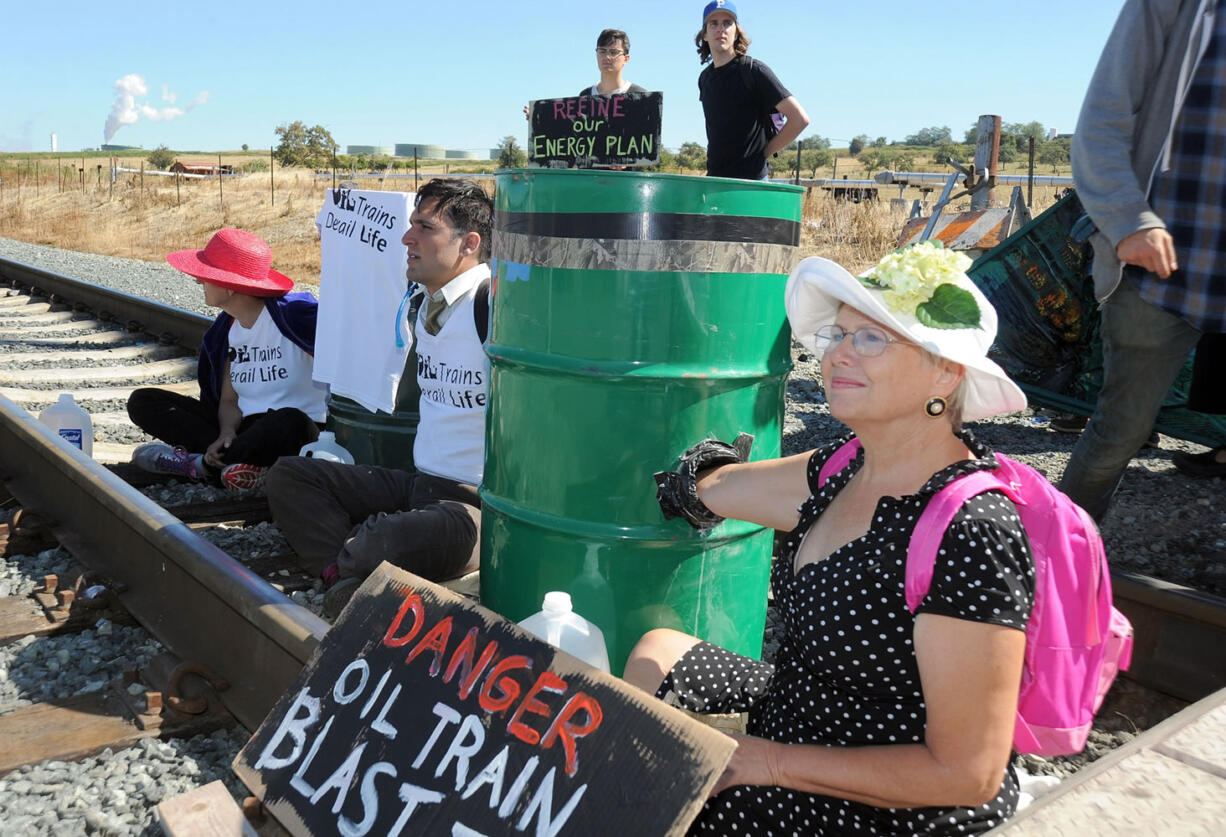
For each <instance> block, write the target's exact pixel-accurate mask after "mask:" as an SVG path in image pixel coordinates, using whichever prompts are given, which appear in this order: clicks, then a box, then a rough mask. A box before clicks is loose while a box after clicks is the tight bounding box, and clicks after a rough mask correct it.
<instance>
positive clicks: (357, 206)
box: [315, 189, 413, 413]
mask: <svg viewBox="0 0 1226 837" xmlns="http://www.w3.org/2000/svg"><path fill="white" fill-rule="evenodd" d="M412 207H413V193H412V192H371V191H363V190H357V189H329V190H328V192H327V195H326V196H325V197H324V205H323V208H322V209H320V210H319V216H318V217H317V218H316V219H315V224H316V226H318V228H319V251H320V277H319V320H318V324H317V325H316V332H315V380H317V381H323V382H325V383H328V384H331V386H332V391H333V392H335V393H336V394H338V395H343V396H345V397H346V398H352V399H353V400H354V401H357V402H358V403H359V404H361V405H362V406H363V407H365V408H366V409H368V410H372V411H373V410H383V411H385V412H388V413H390V412H391V411H392V410H393V409H394V408H395V405H396V389H397V387H398V386H399V385H400V376H401V374H403V372H404V360H405V357H406V356H407V355H408V353H409V347H410V343H411V341H409V340H404V341H403V345H401V346H397V345H396V326H397V311H398V309H399V307H400V301H401V299H402V298H403V297H404V293H405V290H407V288H408V279H406V278H405V275H404V271H405V267H406V266H407V262H406V260H405V249H404V245H403V244H401V243H400V240H401V238H402V237H403V236H404V232H405V230H406V229H408V225H409V212H410V211H411V209H412ZM404 336H405V335H403V334H402V335H401V337H402V338H403V337H404Z"/></svg>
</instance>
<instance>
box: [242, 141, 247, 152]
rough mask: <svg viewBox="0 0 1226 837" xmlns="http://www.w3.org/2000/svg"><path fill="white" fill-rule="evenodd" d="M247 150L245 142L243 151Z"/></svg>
mask: <svg viewBox="0 0 1226 837" xmlns="http://www.w3.org/2000/svg"><path fill="white" fill-rule="evenodd" d="M246 150H247V143H243V151H246Z"/></svg>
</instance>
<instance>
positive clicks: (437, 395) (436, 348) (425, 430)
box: [413, 288, 490, 485]
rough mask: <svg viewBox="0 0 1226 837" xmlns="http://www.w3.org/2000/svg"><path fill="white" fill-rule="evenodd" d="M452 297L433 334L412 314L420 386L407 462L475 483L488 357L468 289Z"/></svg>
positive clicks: (481, 452)
mask: <svg viewBox="0 0 1226 837" xmlns="http://www.w3.org/2000/svg"><path fill="white" fill-rule="evenodd" d="M474 290H475V288H470V289H469V291H468V292H467V293H466V294H465V295H464V297H463V298H461V299H459V300H456V302H455V304H454V306H453V308H452V310H451V312H450V314H449V316H448V317H447V322H445V323H443V327H442V328H441V329H439V333H438V334H430V333H428V332H427V331H426V326H425V321H426V304H427V303H426V302H423V304H422V306H421V310H420V311H419V312H418V316H417V327H416V329H415V331H414V335H415V338H416V342H417V385H418V386H419V387H421V400H420V401H419V402H418V411H419V412H420V413H421V421H420V423H419V424H418V425H417V439H416V440H415V441H414V443H413V462H414V464H415V465H416V466H417V470H419V471H422V472H424V473H427V474H433V475H434V476H437V477H446V478H447V479H452V480H455V481H456V482H462V483H468V484H469V485H480V484H481V474H482V471H483V470H484V469H485V405H486V401H487V400H488V394H489V380H490V360H489V357H488V356H487V355H486V354H485V347H484V346H483V345H482V344H481V338H480V336H479V335H478V334H477V326H476V325H475V324H474V322H473V291H474Z"/></svg>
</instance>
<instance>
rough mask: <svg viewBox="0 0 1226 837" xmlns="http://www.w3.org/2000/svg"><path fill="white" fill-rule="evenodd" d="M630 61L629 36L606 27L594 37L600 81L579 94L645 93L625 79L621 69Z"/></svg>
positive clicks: (618, 30)
mask: <svg viewBox="0 0 1226 837" xmlns="http://www.w3.org/2000/svg"><path fill="white" fill-rule="evenodd" d="M629 61H630V37H629V36H628V35H627V34H626V33H625V32H623V31H622V30H620V29H606V30H604V31H603V32H601V33H600V36H599V37H598V38H597V39H596V66H597V67H599V68H600V81H598V82H596V83H595V84H593V85H592V86H591V87H585V88H583V89H582V90H580V91H579V95H580V96H615V95H618V94H621V93H646V92H647V91H646V90H645V89H643V88H642V87H639V86H638V85H637V84H633V83H632V82H629V81H626V80H625V78H623V77H622V71H623V70H625V69H626V64H627V63H628V62H629Z"/></svg>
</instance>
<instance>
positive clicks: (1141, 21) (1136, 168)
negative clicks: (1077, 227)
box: [1072, 0, 1195, 248]
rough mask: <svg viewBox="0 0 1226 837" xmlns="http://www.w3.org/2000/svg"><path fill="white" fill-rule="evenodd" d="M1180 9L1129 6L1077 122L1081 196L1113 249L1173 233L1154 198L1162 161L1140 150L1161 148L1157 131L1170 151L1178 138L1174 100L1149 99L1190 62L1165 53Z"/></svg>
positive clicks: (1154, 2) (1146, 0) (1167, 3)
mask: <svg viewBox="0 0 1226 837" xmlns="http://www.w3.org/2000/svg"><path fill="white" fill-rule="evenodd" d="M1183 2H1195V0H1183ZM1180 3H1181V0H1128V2H1126V3H1125V4H1124V7H1123V9H1122V10H1121V11H1120V15H1119V18H1118V19H1117V20H1116V22H1115V28H1114V29H1113V30H1112V32H1111V36H1110V37H1109V38H1108V40H1107V45H1106V46H1105V47H1104V49H1103V53H1102V56H1101V57H1100V58H1099V61H1098V67H1097V68H1096V69H1095V71H1094V75H1093V77H1092V78H1091V80H1090V86H1089V89H1088V90H1087V91H1086V97H1085V100H1084V102H1083V103H1082V106H1081V114H1080V116H1079V117H1078V119H1077V130H1076V132H1075V133H1074V135H1073V144H1072V162H1073V178H1074V181H1075V182H1076V184H1077V195H1078V197H1079V198H1080V199H1081V203H1082V205H1083V206H1084V207H1085V208H1086V211H1087V212H1088V213H1089V215H1090V218H1091V219H1093V221H1094V223H1095V224H1096V225H1097V226H1098V228H1099V230H1100V231H1101V232H1102V233H1103V235H1105V236H1106V238H1107V240H1108V241H1109V242H1110V243H1111V245H1112V247H1113V248H1114V247H1115V246H1116V245H1118V244H1119V242H1120V240H1121V239H1123V238H1125V237H1126V236H1128V235H1131V234H1132V233H1134V232H1137V231H1138V230H1143V229H1149V228H1152V227H1165V224H1164V223H1163V222H1162V219H1161V218H1159V217H1158V216H1157V215H1156V214H1155V213H1154V211H1153V209H1152V208H1151V207H1150V205H1149V201H1148V198H1147V193H1148V191H1149V181H1150V177H1151V174H1152V166H1153V163H1154V158H1152V157H1151V159H1149V160H1146V159H1145V155H1146V151H1145V150H1142V151H1141V152H1140V153H1138V147H1140V146H1153V145H1154V132H1155V131H1158V132H1161V134H1162V137H1161V143H1160V144H1161V145H1165V141H1166V136H1168V135H1169V133H1170V126H1171V119H1172V113H1173V109H1174V105H1175V103H1174V101H1167V102H1160V101H1147V95H1152V94H1153V89H1152V86H1153V80H1154V77H1155V76H1156V75H1158V73H1159V68H1160V67H1161V66H1162V65H1164V64H1166V63H1168V62H1170V61H1172V60H1182V55H1180V56H1168V55H1165V52H1166V48H1167V46H1168V44H1167V39H1168V36H1169V34H1170V30H1171V29H1172V27H1173V26H1174V23H1175V19H1176V17H1177V15H1178V12H1179V7H1180ZM1170 46H1172V47H1174V48H1178V47H1177V46H1175V45H1170ZM1181 53H1182V51H1181ZM1155 98H1157V97H1155ZM1155 123H1161V124H1155ZM1143 134H1144V135H1146V136H1145V137H1144V139H1143V138H1142V135H1143Z"/></svg>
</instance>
